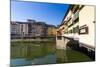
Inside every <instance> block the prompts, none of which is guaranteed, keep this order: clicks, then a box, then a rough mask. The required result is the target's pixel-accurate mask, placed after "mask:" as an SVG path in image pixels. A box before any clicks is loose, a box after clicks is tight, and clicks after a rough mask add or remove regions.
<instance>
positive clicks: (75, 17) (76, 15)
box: [72, 12, 79, 21]
mask: <svg viewBox="0 0 100 67" xmlns="http://www.w3.org/2000/svg"><path fill="white" fill-rule="evenodd" d="M78 17H79V12H76V13H75V14H74V16H73V19H72V20H73V21H75V20H76V19H77V18H78Z"/></svg>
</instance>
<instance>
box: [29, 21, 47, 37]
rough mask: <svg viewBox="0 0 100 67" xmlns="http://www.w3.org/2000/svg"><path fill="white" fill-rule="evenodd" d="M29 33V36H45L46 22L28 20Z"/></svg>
mask: <svg viewBox="0 0 100 67" xmlns="http://www.w3.org/2000/svg"><path fill="white" fill-rule="evenodd" d="M28 27H29V29H28V30H29V35H31V36H46V29H47V28H46V24H45V23H44V22H36V21H34V20H28Z"/></svg>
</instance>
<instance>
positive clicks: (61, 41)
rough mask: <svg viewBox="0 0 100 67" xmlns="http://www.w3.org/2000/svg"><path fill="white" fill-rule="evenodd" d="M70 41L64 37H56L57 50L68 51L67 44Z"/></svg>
mask: <svg viewBox="0 0 100 67" xmlns="http://www.w3.org/2000/svg"><path fill="white" fill-rule="evenodd" d="M67 42H68V40H67V39H65V38H64V37H63V36H57V37H56V48H57V49H64V50H66V44H67Z"/></svg>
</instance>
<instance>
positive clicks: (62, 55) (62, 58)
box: [56, 50, 68, 63]
mask: <svg viewBox="0 0 100 67" xmlns="http://www.w3.org/2000/svg"><path fill="white" fill-rule="evenodd" d="M56 57H57V63H64V62H68V58H67V55H66V51H65V50H56Z"/></svg>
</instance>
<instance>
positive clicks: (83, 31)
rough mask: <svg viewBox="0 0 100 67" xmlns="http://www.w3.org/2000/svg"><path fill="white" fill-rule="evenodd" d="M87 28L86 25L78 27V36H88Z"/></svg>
mask: <svg viewBox="0 0 100 67" xmlns="http://www.w3.org/2000/svg"><path fill="white" fill-rule="evenodd" d="M88 30H89V29H88V26H87V25H83V26H81V27H80V29H79V34H88Z"/></svg>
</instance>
